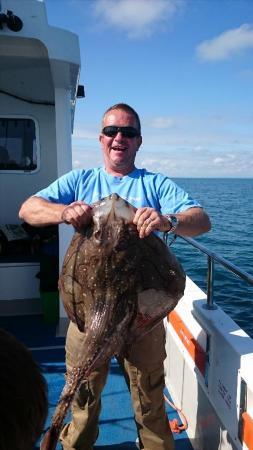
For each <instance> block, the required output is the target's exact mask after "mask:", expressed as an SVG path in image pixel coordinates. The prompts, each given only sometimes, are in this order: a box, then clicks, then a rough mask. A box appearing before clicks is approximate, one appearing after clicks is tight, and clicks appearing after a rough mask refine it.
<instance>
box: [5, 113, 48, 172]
mask: <svg viewBox="0 0 253 450" xmlns="http://www.w3.org/2000/svg"><path fill="white" fill-rule="evenodd" d="M1 119H12V120H22V119H29V120H32V121H33V123H34V125H35V127H34V128H35V143H36V151H37V155H36V156H37V167H36V169H32V170H31V169H1V168H0V174H22V175H23V174H28V175H29V174H34V173H36V172H38V171H39V170H40V163H41V147H40V134H39V122H38V120H37V119H36V118H35V117H34V116H32V115H27V114H0V120H1Z"/></svg>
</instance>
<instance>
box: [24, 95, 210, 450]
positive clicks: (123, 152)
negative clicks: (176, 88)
mask: <svg viewBox="0 0 253 450" xmlns="http://www.w3.org/2000/svg"><path fill="white" fill-rule="evenodd" d="M99 139H100V143H101V147H102V152H103V157H104V168H96V169H90V170H74V171H72V172H70V173H68V174H66V175H64V176H63V177H61V178H60V179H58V180H56V181H55V182H54V183H52V184H51V185H50V186H49V187H48V188H46V189H44V190H42V191H40V192H38V193H37V194H36V195H35V196H33V197H31V198H29V199H28V200H27V201H26V202H25V203H24V204H23V205H22V207H21V210H20V218H22V219H23V220H25V221H26V222H28V223H30V224H31V225H34V226H42V225H49V224H59V223H62V222H65V223H67V224H72V225H73V226H74V227H75V228H76V229H77V230H78V229H81V228H82V227H83V226H84V225H86V224H87V223H89V221H90V220H91V206H90V204H92V203H93V202H95V201H97V200H99V199H101V198H104V197H106V196H108V195H110V194H112V193H114V192H115V193H117V194H118V195H120V196H121V197H123V198H125V199H126V200H127V201H128V202H129V203H131V204H133V205H134V206H135V207H136V208H137V211H136V214H135V217H134V220H133V222H134V223H135V224H136V226H137V230H138V232H139V236H140V238H141V239H143V238H145V237H146V236H148V235H149V234H150V233H151V232H152V231H167V232H174V231H176V233H177V234H181V235H186V236H195V235H198V234H200V233H204V232H206V231H208V230H209V229H210V221H209V218H208V216H207V214H206V213H205V212H204V211H203V209H202V208H201V207H200V205H199V203H197V202H196V201H195V200H193V199H191V198H190V197H189V195H188V194H187V193H186V192H184V191H183V190H182V189H181V188H179V187H178V186H176V185H175V183H173V182H172V181H171V180H170V179H169V178H168V177H165V176H163V175H161V174H154V173H150V172H147V171H146V170H145V169H137V168H136V167H135V157H136V153H137V151H138V150H139V148H140V146H141V143H142V136H141V125H140V119H139V116H138V114H137V113H136V111H134V110H133V109H132V108H131V107H130V106H128V105H126V104H122V103H121V104H117V105H114V106H112V107H110V108H109V109H108V110H107V111H106V112H105V114H104V117H103V122H102V131H101V133H100V137H99ZM82 339H83V335H82V333H80V332H79V331H78V329H77V327H76V325H75V324H72V323H70V326H69V330H68V334H67V340H66V364H67V372H70V371H71V368H72V367H73V366H74V365H75V360H76V357H77V353H78V349H79V348H80V342H81V341H82ZM147 349H148V351H147ZM164 358H165V350H164V327H163V323H161V325H160V327H159V326H158V327H156V328H155V329H154V330H152V331H151V332H150V333H148V334H147V335H146V336H145V337H143V338H142V339H140V340H139V341H138V342H136V344H135V345H133V346H132V349H131V351H130V353H129V355H128V357H127V359H126V358H124V355H123V356H122V358H121V359H120V361H121V364H122V367H123V368H124V371H125V375H126V379H127V382H128V384H129V387H130V391H131V396H132V403H133V406H134V410H135V420H136V424H137V429H138V435H139V439H140V448H142V449H146V450H171V449H173V448H174V445H173V438H172V436H171V432H170V430H169V427H168V424H167V417H166V413H165V407H164V400H163V389H164V373H163V361H164ZM108 365H109V364H106V365H105V366H103V367H101V368H99V369H97V370H96V371H94V372H93V373H92V374H91V375H90V377H89V379H88V380H87V381H84V382H83V384H82V386H81V388H80V391H79V393H78V395H77V396H76V398H75V401H74V404H73V407H72V422H71V423H70V424H67V425H66V426H65V427H64V429H63V431H62V434H61V441H62V444H63V448H64V450H74V449H76V450H92V448H93V444H94V443H95V441H96V438H97V434H98V417H99V412H100V407H101V405H100V395H101V391H102V389H103V387H104V384H105V382H106V377H107V373H108Z"/></svg>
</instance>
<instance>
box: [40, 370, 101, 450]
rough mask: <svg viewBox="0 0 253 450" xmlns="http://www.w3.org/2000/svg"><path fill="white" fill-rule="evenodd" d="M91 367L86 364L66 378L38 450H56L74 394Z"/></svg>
mask: <svg viewBox="0 0 253 450" xmlns="http://www.w3.org/2000/svg"><path fill="white" fill-rule="evenodd" d="M92 366H93V364H92ZM92 366H91V365H90V364H88V365H86V366H85V368H81V367H75V368H74V369H73V371H72V372H71V374H70V375H69V376H68V378H67V381H66V384H65V386H64V388H63V390H62V393H61V396H60V399H59V402H58V405H57V407H56V410H55V413H54V416H53V419H52V423H51V426H50V428H49V430H48V431H47V432H46V434H45V436H44V437H43V439H42V441H41V444H40V450H55V449H56V446H57V442H58V439H59V436H60V432H61V429H62V426H63V421H64V419H65V417H66V414H67V411H68V409H69V407H70V404H71V402H72V400H73V398H74V395H75V392H76V391H77V389H78V388H79V386H80V384H81V382H82V380H83V379H84V378H85V377H87V376H88V375H89V373H90V371H91V369H92Z"/></svg>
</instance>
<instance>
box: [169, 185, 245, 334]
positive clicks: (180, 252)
mask: <svg viewBox="0 0 253 450" xmlns="http://www.w3.org/2000/svg"><path fill="white" fill-rule="evenodd" d="M174 181H175V182H176V183H177V184H178V185H180V186H182V187H183V188H184V189H186V190H187V191H188V192H189V193H190V194H191V195H192V196H193V197H194V198H196V199H197V200H199V201H200V203H201V204H202V206H203V207H204V208H205V210H206V211H207V213H208V214H209V216H210V218H211V221H212V230H211V231H210V232H209V233H206V234H205V235H202V236H198V237H197V238H195V239H196V240H197V241H199V242H200V243H201V244H203V245H204V246H206V247H207V248H208V249H209V250H211V251H213V252H215V253H217V254H219V255H221V256H223V257H224V258H226V259H227V260H228V261H230V262H231V263H233V264H235V265H236V266H238V267H239V268H240V269H243V270H244V271H246V272H248V273H249V274H250V275H252V276H253V179H220V178H218V179H185V178H177V179H174ZM171 248H172V250H173V252H174V253H175V254H176V255H177V256H178V258H179V259H180V261H181V263H182V265H183V267H184V269H185V271H186V273H187V274H188V275H189V276H190V277H191V278H192V279H193V280H194V281H195V282H196V283H197V284H198V285H199V286H200V287H201V288H202V289H203V290H204V291H205V292H206V286H207V281H206V279H207V256H206V255H203V254H201V253H200V251H199V250H197V249H195V248H194V247H192V246H191V245H189V244H187V243H185V242H184V241H183V240H182V239H180V238H178V239H177V240H176V241H175V243H174V244H172V247H171ZM214 267H215V270H214V302H215V303H217V304H218V305H219V306H220V307H221V308H222V309H223V310H224V311H225V312H226V313H228V314H229V315H230V317H232V318H233V320H234V321H235V322H236V323H237V324H238V325H239V326H240V327H241V328H242V329H243V330H245V331H246V332H247V333H248V334H249V335H250V336H251V337H252V338H253V286H251V285H250V284H248V283H247V282H245V281H242V280H240V278H238V277H237V276H236V275H234V274H232V273H231V272H228V271H227V270H226V269H224V268H222V266H220V265H219V264H218V263H215V265H214Z"/></svg>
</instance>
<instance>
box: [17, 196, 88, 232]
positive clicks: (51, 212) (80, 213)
mask: <svg viewBox="0 0 253 450" xmlns="http://www.w3.org/2000/svg"><path fill="white" fill-rule="evenodd" d="M19 218H20V219H22V220H24V221H25V222H27V223H29V224H30V225H33V226H35V227H42V226H47V225H58V224H60V223H63V222H64V223H67V224H69V225H70V224H71V225H73V226H74V227H75V228H76V229H77V230H78V229H80V228H81V227H82V226H84V225H86V224H87V223H88V222H89V221H90V219H91V207H90V206H89V205H87V204H86V203H84V202H82V201H77V202H73V203H71V204H70V205H63V204H61V203H53V202H50V201H48V200H45V199H44V198H41V197H36V196H34V197H29V198H28V199H27V200H26V201H25V202H24V203H23V204H22V206H21V208H20V211H19Z"/></svg>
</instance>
